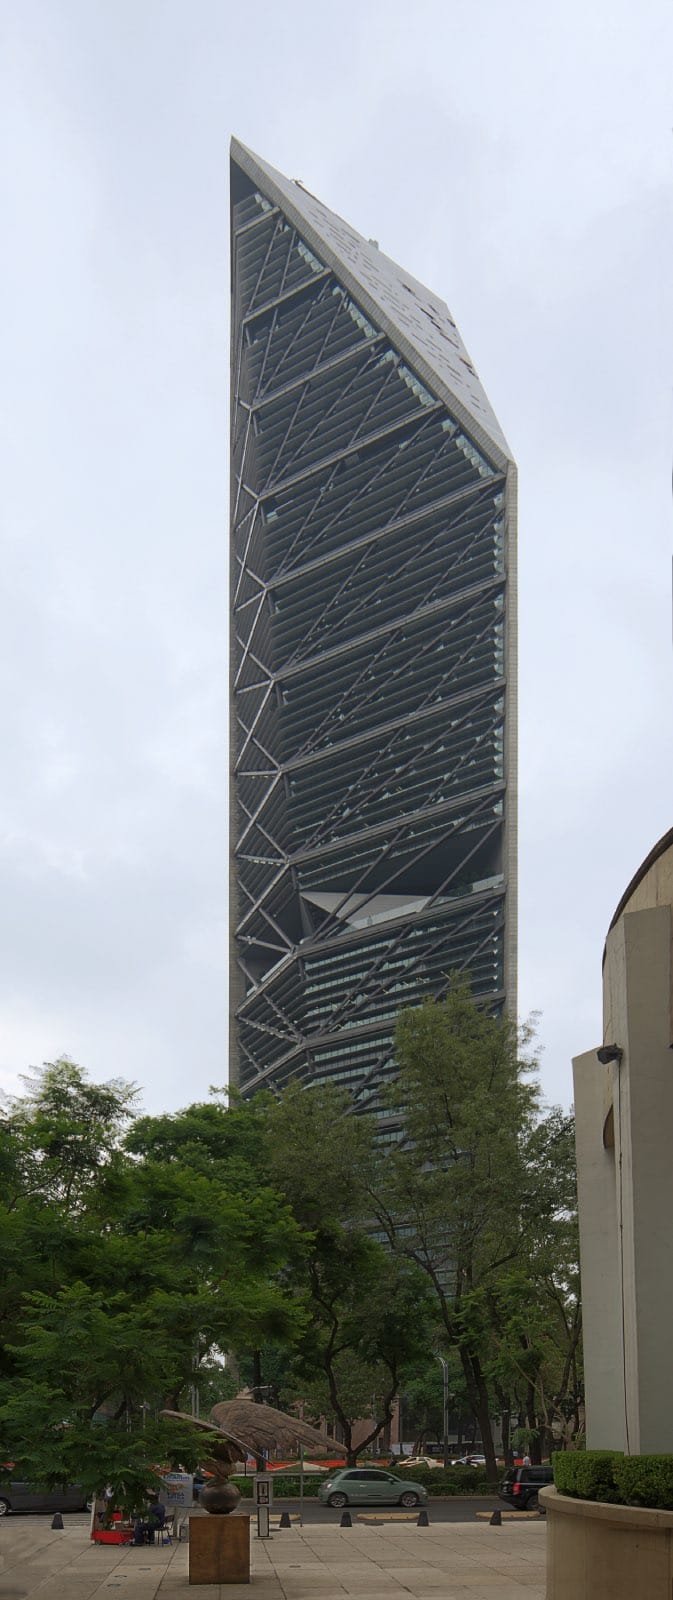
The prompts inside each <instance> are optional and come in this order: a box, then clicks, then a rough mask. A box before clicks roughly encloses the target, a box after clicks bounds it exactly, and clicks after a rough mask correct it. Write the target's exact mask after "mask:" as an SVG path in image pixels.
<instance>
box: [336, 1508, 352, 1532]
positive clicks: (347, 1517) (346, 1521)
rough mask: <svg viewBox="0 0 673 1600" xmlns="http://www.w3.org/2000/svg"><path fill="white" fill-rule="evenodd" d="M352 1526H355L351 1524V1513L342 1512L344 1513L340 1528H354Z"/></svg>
mask: <svg viewBox="0 0 673 1600" xmlns="http://www.w3.org/2000/svg"><path fill="white" fill-rule="evenodd" d="M352 1526H353V1524H352V1522H351V1514H350V1511H342V1513H341V1521H340V1523H339V1527H340V1528H352Z"/></svg>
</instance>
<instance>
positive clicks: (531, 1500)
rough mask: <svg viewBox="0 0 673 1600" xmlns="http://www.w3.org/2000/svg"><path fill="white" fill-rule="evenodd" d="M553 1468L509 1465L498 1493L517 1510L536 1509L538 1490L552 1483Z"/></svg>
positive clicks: (537, 1505)
mask: <svg viewBox="0 0 673 1600" xmlns="http://www.w3.org/2000/svg"><path fill="white" fill-rule="evenodd" d="M553 1481H554V1473H553V1469H552V1468H551V1467H550V1466H549V1465H547V1466H546V1467H510V1468H509V1469H508V1471H507V1472H506V1473H505V1476H504V1478H503V1480H502V1483H501V1485H500V1488H499V1490H498V1494H499V1496H500V1499H501V1500H506V1501H507V1504H508V1505H510V1506H515V1508H516V1510H517V1511H537V1510H538V1507H539V1502H538V1490H540V1489H543V1488H544V1486H545V1484H546V1483H553Z"/></svg>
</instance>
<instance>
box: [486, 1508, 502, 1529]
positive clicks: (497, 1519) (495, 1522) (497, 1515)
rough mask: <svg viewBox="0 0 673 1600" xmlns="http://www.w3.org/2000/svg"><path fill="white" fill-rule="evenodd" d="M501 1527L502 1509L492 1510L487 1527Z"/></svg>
mask: <svg viewBox="0 0 673 1600" xmlns="http://www.w3.org/2000/svg"><path fill="white" fill-rule="evenodd" d="M501 1527H502V1511H494V1512H493V1516H492V1517H491V1520H490V1522H489V1528H501Z"/></svg>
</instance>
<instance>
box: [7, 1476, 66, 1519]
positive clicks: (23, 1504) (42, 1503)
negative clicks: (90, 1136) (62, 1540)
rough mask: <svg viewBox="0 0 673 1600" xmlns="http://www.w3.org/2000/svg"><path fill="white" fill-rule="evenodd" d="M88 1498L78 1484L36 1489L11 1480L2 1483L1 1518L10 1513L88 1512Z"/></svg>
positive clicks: (29, 1484) (30, 1485) (27, 1484)
mask: <svg viewBox="0 0 673 1600" xmlns="http://www.w3.org/2000/svg"><path fill="white" fill-rule="evenodd" d="M87 1502H88V1496H87V1495H86V1494H85V1493H84V1490H83V1489H81V1488H80V1486H79V1484H78V1483H71V1484H68V1485H67V1487H66V1488H65V1489H36V1488H34V1487H33V1485H32V1484H31V1483H22V1482H21V1481H20V1480H19V1479H15V1478H13V1479H11V1480H10V1482H9V1483H0V1517H6V1516H7V1515H8V1513H9V1512H10V1511H42V1512H43V1513H44V1512H47V1511H86V1509H87Z"/></svg>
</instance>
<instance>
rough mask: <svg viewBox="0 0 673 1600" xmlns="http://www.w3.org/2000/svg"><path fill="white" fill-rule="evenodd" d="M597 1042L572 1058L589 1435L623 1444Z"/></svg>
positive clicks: (611, 1187)
mask: <svg viewBox="0 0 673 1600" xmlns="http://www.w3.org/2000/svg"><path fill="white" fill-rule="evenodd" d="M608 1071H609V1069H606V1068H605V1067H602V1066H601V1064H600V1062H599V1060H598V1057H597V1055H596V1052H595V1050H589V1051H587V1053H586V1055H583V1056H577V1057H576V1059H575V1060H574V1061H573V1079H574V1084H575V1115H576V1130H577V1131H576V1140H577V1182H578V1195H579V1215H580V1255H581V1262H582V1311H583V1319H584V1373H585V1395H586V1428H587V1442H588V1443H589V1445H590V1448H591V1449H593V1450H623V1449H624V1443H625V1425H624V1418H625V1408H624V1376H623V1347H622V1323H621V1282H620V1271H619V1241H618V1233H617V1202H616V1187H615V1152H614V1149H611V1148H608V1149H606V1148H605V1146H604V1144H603V1127H604V1123H605V1118H606V1094H605V1089H606V1077H607V1074H608Z"/></svg>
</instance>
